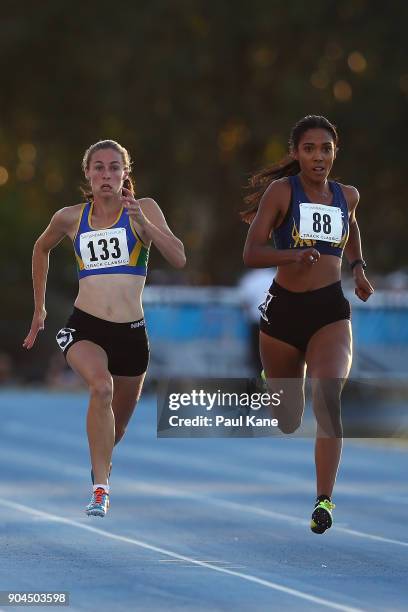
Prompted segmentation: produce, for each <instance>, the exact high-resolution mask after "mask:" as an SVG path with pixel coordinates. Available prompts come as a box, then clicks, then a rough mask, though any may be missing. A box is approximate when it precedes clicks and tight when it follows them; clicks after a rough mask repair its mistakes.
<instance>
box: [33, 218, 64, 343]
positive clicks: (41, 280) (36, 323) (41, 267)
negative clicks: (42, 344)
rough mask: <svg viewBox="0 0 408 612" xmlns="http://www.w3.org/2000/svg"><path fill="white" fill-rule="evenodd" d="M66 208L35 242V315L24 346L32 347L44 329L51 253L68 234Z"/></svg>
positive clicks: (52, 220)
mask: <svg viewBox="0 0 408 612" xmlns="http://www.w3.org/2000/svg"><path fill="white" fill-rule="evenodd" d="M65 210H66V209H62V210H59V211H57V212H56V213H55V215H54V216H53V217H52V219H51V221H50V224H49V225H48V227H47V228H46V230H45V231H44V232H43V233H42V234H41V236H40V237H39V238H38V239H37V241H36V243H35V244H34V249H33V260H32V274H33V289H34V315H33V320H32V323H31V328H30V331H29V332H28V335H27V337H26V338H25V340H24V342H23V347H24V348H26V349H30V348H31V347H32V346H33V344H34V342H35V339H36V337H37V334H38V332H39V331H40V330H42V329H44V321H45V318H46V316H47V312H46V310H45V290H46V286H47V275H48V265H49V253H50V251H51V249H53V248H54V247H55V246H57V244H58V243H59V242H61V240H62V239H63V238H64V236H65V235H66V230H67V219H66V213H65Z"/></svg>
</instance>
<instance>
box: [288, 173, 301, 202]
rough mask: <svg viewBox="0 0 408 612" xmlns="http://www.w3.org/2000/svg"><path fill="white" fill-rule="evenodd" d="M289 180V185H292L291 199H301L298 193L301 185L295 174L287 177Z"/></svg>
mask: <svg viewBox="0 0 408 612" xmlns="http://www.w3.org/2000/svg"><path fill="white" fill-rule="evenodd" d="M289 181H290V185H291V187H292V201H295V200H297V199H302V198H301V194H300V190H301V187H300V185H299V177H298V175H297V174H294V175H292V176H290V177H289Z"/></svg>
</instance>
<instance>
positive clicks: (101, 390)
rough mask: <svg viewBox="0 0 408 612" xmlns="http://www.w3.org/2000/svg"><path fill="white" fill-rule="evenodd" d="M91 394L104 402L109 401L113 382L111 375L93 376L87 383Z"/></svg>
mask: <svg viewBox="0 0 408 612" xmlns="http://www.w3.org/2000/svg"><path fill="white" fill-rule="evenodd" d="M89 390H90V392H91V395H92V396H93V397H95V398H98V399H99V400H101V401H103V402H104V403H106V402H110V401H111V400H112V395H113V382H112V378H111V377H107V376H106V377H105V376H101V377H98V378H95V379H94V380H93V381H92V383H91V384H90V385H89Z"/></svg>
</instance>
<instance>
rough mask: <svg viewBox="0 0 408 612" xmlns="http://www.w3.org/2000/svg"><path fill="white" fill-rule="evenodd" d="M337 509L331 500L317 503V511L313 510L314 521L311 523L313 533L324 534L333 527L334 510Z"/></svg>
mask: <svg viewBox="0 0 408 612" xmlns="http://www.w3.org/2000/svg"><path fill="white" fill-rule="evenodd" d="M335 507H336V505H335V504H333V503H332V502H331V501H330V500H329V499H323V500H321V501H316V505H315V509H314V510H313V514H312V520H311V521H310V529H311V530H312V531H313V533H324V532H325V531H326V529H330V527H331V526H332V525H333V516H332V512H331V511H332V510H333V509H334V508H335Z"/></svg>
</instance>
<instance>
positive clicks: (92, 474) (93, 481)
mask: <svg viewBox="0 0 408 612" xmlns="http://www.w3.org/2000/svg"><path fill="white" fill-rule="evenodd" d="M111 471H112V464H110V467H109V474H108V480H109V478H110V475H111ZM91 480H92V484H95V478H94V473H93V469H92V468H91Z"/></svg>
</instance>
